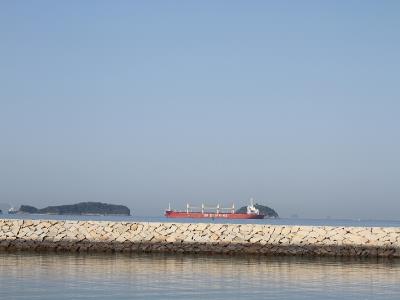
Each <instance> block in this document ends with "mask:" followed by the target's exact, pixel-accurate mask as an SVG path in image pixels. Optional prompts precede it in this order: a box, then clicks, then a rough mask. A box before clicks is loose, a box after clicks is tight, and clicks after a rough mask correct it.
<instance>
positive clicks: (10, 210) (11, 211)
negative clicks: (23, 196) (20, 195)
mask: <svg viewBox="0 0 400 300" xmlns="http://www.w3.org/2000/svg"><path fill="white" fill-rule="evenodd" d="M17 212H18V210H16V209H15V208H14V207H11V208H10V209H9V210H8V214H9V215H15V214H16V213H17Z"/></svg>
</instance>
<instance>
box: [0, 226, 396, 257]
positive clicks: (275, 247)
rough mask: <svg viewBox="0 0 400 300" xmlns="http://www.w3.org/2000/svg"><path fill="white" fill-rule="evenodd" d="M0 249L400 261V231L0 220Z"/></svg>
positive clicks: (327, 227) (374, 228) (365, 228)
mask: <svg viewBox="0 0 400 300" xmlns="http://www.w3.org/2000/svg"><path fill="white" fill-rule="evenodd" d="M0 250H3V251H12V250H35V251H44V250H52V251H74V252H82V251H102V252H115V251H118V252H133V251H145V252H179V253H184V252H187V253H201V252H205V253H227V254H236V253H237V254H246V253H247V254H263V255H325V256H326V255H330V256H370V257H371V256H375V257H377V256H387V257H400V227H384V228H383V227H329V226H287V225H282V226H275V225H258V224H245V225H244V224H205V223H200V224H190V223H148V222H137V223H129V222H108V221H54V220H52V221H50V220H10V219H0Z"/></svg>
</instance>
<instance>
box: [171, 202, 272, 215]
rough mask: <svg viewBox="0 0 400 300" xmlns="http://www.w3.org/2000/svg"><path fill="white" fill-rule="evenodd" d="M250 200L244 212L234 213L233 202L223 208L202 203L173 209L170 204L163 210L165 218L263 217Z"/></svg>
mask: <svg viewBox="0 0 400 300" xmlns="http://www.w3.org/2000/svg"><path fill="white" fill-rule="evenodd" d="M250 201H251V204H250V205H248V206H247V212H246V213H236V212H235V204H233V205H232V207H227V208H224V207H221V206H220V205H219V204H218V205H217V206H206V205H204V203H203V204H202V205H201V207H196V206H190V205H189V204H186V210H184V211H177V210H173V209H171V205H168V209H166V210H165V216H166V217H167V218H193V219H203V218H209V219H214V218H220V219H264V217H265V215H263V214H261V213H260V211H259V210H258V209H257V208H255V206H254V204H253V200H252V199H250ZM196 210H197V211H196ZM209 210H212V211H209Z"/></svg>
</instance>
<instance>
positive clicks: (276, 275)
mask: <svg viewBox="0 0 400 300" xmlns="http://www.w3.org/2000/svg"><path fill="white" fill-rule="evenodd" d="M399 284H400V261H398V260H359V259H357V260H355V259H334V258H300V257H240V256H203V255H166V254H132V255H124V254H116V255H106V254H104V255H102V254H76V255H74V254H51V253H46V254H35V253H0V299H60V300H61V299H133V298H134V299H400V285H399Z"/></svg>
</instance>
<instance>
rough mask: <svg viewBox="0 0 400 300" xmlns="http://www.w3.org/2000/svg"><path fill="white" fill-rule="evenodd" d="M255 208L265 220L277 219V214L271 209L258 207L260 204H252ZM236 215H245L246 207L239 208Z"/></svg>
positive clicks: (262, 206) (263, 206)
mask: <svg viewBox="0 0 400 300" xmlns="http://www.w3.org/2000/svg"><path fill="white" fill-rule="evenodd" d="M254 206H255V208H257V209H258V210H259V211H260V214H263V215H265V217H267V218H279V215H278V213H277V212H276V211H275V210H273V209H272V208H270V207H268V206H265V205H260V204H257V203H256V204H254ZM236 213H239V214H245V213H247V206H243V207H241V208H239V209H238V210H237V211H236Z"/></svg>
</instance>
